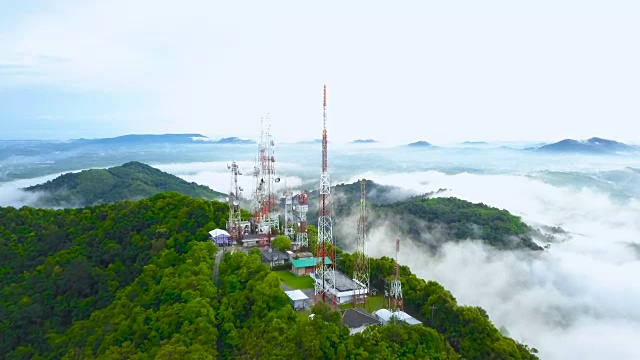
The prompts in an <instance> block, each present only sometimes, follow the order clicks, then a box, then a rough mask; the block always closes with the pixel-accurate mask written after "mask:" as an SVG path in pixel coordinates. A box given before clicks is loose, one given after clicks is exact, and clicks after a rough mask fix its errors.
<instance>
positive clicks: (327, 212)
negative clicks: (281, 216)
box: [314, 85, 338, 307]
mask: <svg viewBox="0 0 640 360" xmlns="http://www.w3.org/2000/svg"><path fill="white" fill-rule="evenodd" d="M322 109H323V111H322V117H323V130H322V174H321V175H320V204H319V207H318V215H319V216H318V246H317V249H316V269H315V276H316V278H317V279H318V280H319V281H318V282H316V285H315V291H314V300H315V301H317V298H318V295H321V296H322V301H327V300H329V299H327V293H328V294H329V296H331V297H333V298H332V299H331V301H332V302H333V306H334V307H337V305H338V298H337V295H336V284H335V282H336V281H335V280H336V274H335V268H334V266H335V247H334V243H333V228H332V222H331V213H332V204H331V180H330V178H329V172H328V167H327V85H325V86H324V98H323V102H322ZM325 257H326V258H329V260H330V261H331V264H326V262H325Z"/></svg>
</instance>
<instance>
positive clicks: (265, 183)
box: [254, 117, 280, 246]
mask: <svg viewBox="0 0 640 360" xmlns="http://www.w3.org/2000/svg"><path fill="white" fill-rule="evenodd" d="M266 120H267V124H266V125H265V124H264V119H263V120H261V125H262V131H261V133H260V144H259V145H258V162H259V167H256V170H255V171H254V174H255V175H257V189H256V198H257V201H258V202H259V204H260V208H259V212H258V213H257V214H256V221H257V222H258V231H259V238H258V239H259V244H260V246H271V235H272V234H271V232H272V230H275V231H278V230H279V229H280V221H279V215H278V196H277V195H276V194H275V193H274V191H275V183H277V182H280V178H278V177H276V176H275V162H276V158H275V155H274V152H273V147H274V146H275V143H274V141H273V139H272V136H271V125H270V124H269V123H268V121H269V118H268V117H267V119H266Z"/></svg>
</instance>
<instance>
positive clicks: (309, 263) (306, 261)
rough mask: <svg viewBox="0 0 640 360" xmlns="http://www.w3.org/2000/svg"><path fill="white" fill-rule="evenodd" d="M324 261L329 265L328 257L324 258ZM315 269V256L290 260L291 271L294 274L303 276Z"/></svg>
mask: <svg viewBox="0 0 640 360" xmlns="http://www.w3.org/2000/svg"><path fill="white" fill-rule="evenodd" d="M324 262H325V264H327V265H331V260H330V259H329V258H328V257H325V258H324ZM315 270H316V258H315V257H307V258H302V259H296V260H291V272H292V273H293V274H294V275H296V276H303V275H309V274H312V273H313V272H314V271H315Z"/></svg>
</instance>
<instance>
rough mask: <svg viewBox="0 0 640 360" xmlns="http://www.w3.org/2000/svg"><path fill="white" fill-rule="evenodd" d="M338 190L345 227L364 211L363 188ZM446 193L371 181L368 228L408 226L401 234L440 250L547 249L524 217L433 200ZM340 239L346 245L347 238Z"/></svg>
mask: <svg viewBox="0 0 640 360" xmlns="http://www.w3.org/2000/svg"><path fill="white" fill-rule="evenodd" d="M332 191H333V193H332V194H333V200H334V202H333V211H334V224H337V225H340V222H341V221H342V219H348V218H349V215H352V214H357V211H359V206H360V184H359V182H356V183H352V184H339V185H336V186H335V187H334V189H333V190H332ZM444 191H446V189H439V190H438V191H435V192H434V193H429V194H425V195H421V196H411V194H410V193H408V192H406V191H404V190H402V189H400V188H397V187H394V186H386V185H380V184H377V183H375V182H373V181H371V180H367V181H366V201H367V211H368V224H370V225H371V226H373V225H374V221H373V219H376V220H375V222H377V223H378V224H380V221H389V222H391V223H394V224H402V225H401V226H400V227H399V229H398V230H400V231H401V232H402V233H403V234H405V235H406V236H408V237H411V238H412V239H414V240H416V241H419V242H422V243H423V244H425V245H427V246H428V247H430V248H431V249H432V250H434V251H435V250H437V249H438V248H439V246H440V245H442V244H443V243H446V242H449V241H460V240H466V239H474V240H482V241H484V242H485V243H486V244H487V245H490V246H492V247H494V248H497V249H501V250H511V249H531V250H542V248H541V247H540V246H538V245H537V244H536V243H535V242H534V241H533V239H532V237H531V235H533V234H535V235H536V236H538V235H540V234H539V232H537V231H536V230H534V229H532V228H531V227H530V226H528V225H527V224H525V223H523V222H522V220H521V219H520V218H519V217H517V216H514V215H512V214H510V213H509V212H508V211H507V210H500V209H496V208H494V207H490V206H488V205H485V204H474V203H471V202H469V201H465V200H461V199H457V198H453V197H431V196H433V195H435V194H439V193H442V192H444ZM311 194H314V193H313V192H312V193H311ZM400 217H402V219H403V220H402V221H399V220H400ZM307 219H308V221H309V223H310V224H315V223H317V219H318V212H317V208H316V209H315V210H311V211H309V215H308V216H307ZM337 241H338V244H341V242H342V241H343V239H340V238H338V239H337Z"/></svg>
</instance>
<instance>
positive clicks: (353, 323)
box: [342, 308, 382, 335]
mask: <svg viewBox="0 0 640 360" xmlns="http://www.w3.org/2000/svg"><path fill="white" fill-rule="evenodd" d="M342 323H343V324H344V325H346V326H347V327H348V328H349V333H350V334H351V335H353V334H357V333H360V332H363V331H364V329H365V328H366V327H367V326H370V325H382V322H381V321H380V320H378V319H376V318H375V317H374V316H373V315H371V314H369V313H368V312H367V311H366V310H364V309H362V308H355V309H347V310H343V311H342Z"/></svg>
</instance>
